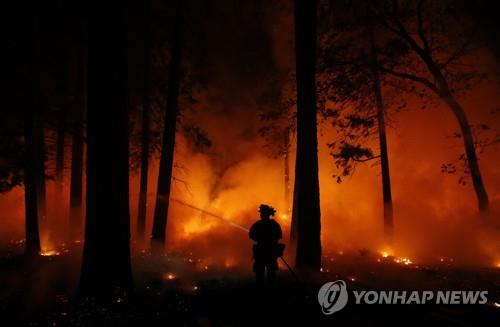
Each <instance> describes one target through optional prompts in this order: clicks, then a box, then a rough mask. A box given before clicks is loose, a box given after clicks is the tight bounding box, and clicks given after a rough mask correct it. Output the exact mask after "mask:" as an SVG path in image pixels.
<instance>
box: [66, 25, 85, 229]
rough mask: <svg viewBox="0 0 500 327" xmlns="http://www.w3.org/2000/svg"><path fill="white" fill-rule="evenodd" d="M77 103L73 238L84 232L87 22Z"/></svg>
mask: <svg viewBox="0 0 500 327" xmlns="http://www.w3.org/2000/svg"><path fill="white" fill-rule="evenodd" d="M80 25H81V26H80V36H79V44H78V46H77V51H78V63H77V81H76V82H77V89H76V92H77V93H76V103H75V106H74V110H73V130H72V144H71V175H70V189H69V226H70V235H71V238H72V239H75V238H76V237H80V235H81V232H82V222H83V217H82V195H83V193H82V192H83V125H84V121H85V111H86V107H87V48H86V40H85V39H86V37H85V28H86V27H85V24H84V23H83V22H82V23H81V24H80Z"/></svg>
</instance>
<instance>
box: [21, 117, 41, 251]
mask: <svg viewBox="0 0 500 327" xmlns="http://www.w3.org/2000/svg"><path fill="white" fill-rule="evenodd" d="M25 110H26V111H27V112H26V113H25V121H24V146H25V152H26V156H25V162H24V206H25V212H26V222H25V232H26V247H25V252H26V254H27V255H30V256H33V255H38V254H39V253H40V233H39V228H38V201H37V181H38V179H37V178H36V174H37V170H36V166H35V163H36V160H37V156H36V155H37V151H36V142H35V133H34V131H35V121H34V117H33V113H32V112H30V111H33V110H34V108H26V109H25Z"/></svg>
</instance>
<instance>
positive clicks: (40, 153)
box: [32, 109, 47, 223]
mask: <svg viewBox="0 0 500 327" xmlns="http://www.w3.org/2000/svg"><path fill="white" fill-rule="evenodd" d="M32 110H36V109H32ZM35 117H36V118H35V121H34V127H33V128H34V137H35V139H34V142H35V150H34V151H35V158H36V160H35V161H34V164H35V165H36V168H35V169H36V176H35V178H36V179H37V181H36V194H37V202H38V216H39V218H40V220H41V221H42V222H43V223H47V191H46V186H45V132H44V124H43V122H42V119H41V118H40V117H39V115H35Z"/></svg>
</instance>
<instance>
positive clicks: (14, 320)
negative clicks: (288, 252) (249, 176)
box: [0, 244, 500, 326]
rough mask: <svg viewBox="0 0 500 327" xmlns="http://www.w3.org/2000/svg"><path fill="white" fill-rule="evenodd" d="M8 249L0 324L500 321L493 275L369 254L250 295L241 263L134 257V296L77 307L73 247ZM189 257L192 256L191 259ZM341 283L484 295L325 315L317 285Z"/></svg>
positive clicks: (329, 262) (353, 307)
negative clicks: (34, 252)
mask: <svg viewBox="0 0 500 327" xmlns="http://www.w3.org/2000/svg"><path fill="white" fill-rule="evenodd" d="M21 247H22V245H19V244H14V245H13V246H10V247H9V248H8V249H7V250H5V251H3V252H1V254H0V285H1V287H0V314H1V315H2V318H1V319H2V320H1V321H0V325H1V326H167V325H169V326H256V325H258V326H269V325H276V326H284V325H286V324H289V325H291V326H295V325H299V324H300V325H302V324H301V322H307V325H308V326H323V325H326V326H334V325H349V326H352V325H363V326H378V325H385V326H387V325H395V324H397V325H419V326H422V325H423V324H429V323H439V324H441V325H446V326H448V325H451V326H480V325H486V324H488V325H491V326H495V325H500V270H499V269H496V268H484V269H477V268H475V269H465V268H458V267H454V266H453V265H452V264H450V263H449V262H448V263H443V264H442V265H435V266H418V265H415V264H409V263H405V262H398V261H399V260H395V259H394V258H392V257H387V258H381V257H380V256H375V255H372V254H370V253H367V252H359V253H351V254H349V253H345V254H342V255H339V254H337V255H335V256H330V257H325V258H324V261H325V267H324V268H323V269H322V270H323V271H322V272H321V273H318V274H315V275H314V276H309V277H307V281H305V280H306V278H305V277H304V276H300V277H299V279H300V281H297V280H296V279H295V278H294V277H293V275H292V274H291V273H290V272H288V271H287V270H286V268H285V269H281V270H280V271H279V278H278V281H277V283H276V285H275V286H274V287H273V288H272V289H265V290H261V289H258V288H257V287H256V285H255V282H254V280H253V276H252V274H251V271H250V269H249V267H245V268H246V269H242V268H238V267H229V268H219V269H218V268H215V267H208V266H200V264H199V262H197V259H194V260H193V259H192V258H191V257H189V256H188V257H186V258H183V257H180V256H169V257H168V258H167V257H163V258H156V259H153V258H152V257H151V256H149V255H146V254H137V255H135V256H134V260H133V261H134V281H135V285H134V286H135V295H134V296H133V297H132V298H127V299H123V298H119V297H117V298H115V300H114V302H113V303H112V304H111V305H108V306H105V307H104V306H97V305H95V304H92V303H78V302H77V301H75V299H74V298H75V290H76V287H77V283H78V275H79V269H80V261H79V260H80V258H79V256H78V255H75V254H73V252H74V253H80V251H81V247H80V246H79V245H78V246H77V247H74V248H73V249H69V250H64V251H62V252H61V253H58V255H53V256H42V257H40V258H38V259H36V260H27V259H26V258H24V257H22V256H21V255H19V251H20V248H21ZM191 255H192V254H191ZM337 279H343V280H345V281H346V282H347V286H348V289H349V290H407V291H411V290H487V291H488V303H487V304H484V305H436V304H427V305H401V304H399V305H382V304H381V305H378V304H375V305H366V304H365V305H363V304H361V305H357V304H355V303H354V300H353V299H351V298H350V299H349V302H348V304H347V306H346V307H345V308H344V309H343V310H341V311H339V312H336V313H335V314H333V315H330V316H326V315H323V314H322V312H321V308H320V306H319V305H318V300H317V293H318V289H319V287H320V286H321V285H322V284H323V283H325V282H327V281H334V280H337Z"/></svg>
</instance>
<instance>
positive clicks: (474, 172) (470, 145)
mask: <svg viewBox="0 0 500 327" xmlns="http://www.w3.org/2000/svg"><path fill="white" fill-rule="evenodd" d="M441 98H442V99H443V100H444V102H445V103H446V104H447V105H448V106H449V107H450V109H451V111H452V112H453V114H454V115H455V117H456V118H457V120H458V124H459V126H460V131H461V133H462V139H463V142H464V148H465V154H466V156H467V164H468V167H469V170H470V174H471V178H472V184H473V185H474V190H475V192H476V197H477V202H478V206H479V211H480V212H481V213H483V214H487V213H488V212H489V210H490V202H489V199H488V193H487V192H486V188H485V186H484V182H483V178H482V176H481V170H480V169H479V162H478V158H477V155H476V147H475V144H474V137H473V135H472V131H471V128H470V125H469V121H468V119H467V115H466V114H465V111H464V109H463V108H462V106H461V105H460V104H459V103H458V102H457V101H456V100H455V98H454V97H453V95H452V94H451V92H444V93H443V94H442V96H441Z"/></svg>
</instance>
